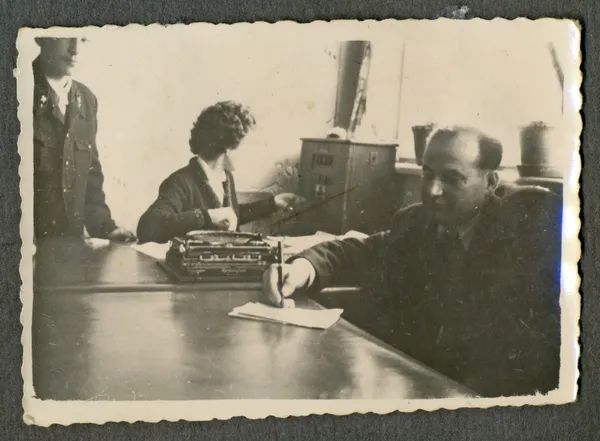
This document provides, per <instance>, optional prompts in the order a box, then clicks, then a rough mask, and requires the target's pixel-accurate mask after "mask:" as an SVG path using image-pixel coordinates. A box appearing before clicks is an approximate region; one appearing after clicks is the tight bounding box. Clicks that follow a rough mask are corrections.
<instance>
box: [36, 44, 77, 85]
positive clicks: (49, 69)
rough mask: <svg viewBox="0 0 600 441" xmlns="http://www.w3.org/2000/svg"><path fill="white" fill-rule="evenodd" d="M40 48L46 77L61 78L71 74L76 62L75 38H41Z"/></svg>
mask: <svg viewBox="0 0 600 441" xmlns="http://www.w3.org/2000/svg"><path fill="white" fill-rule="evenodd" d="M40 48H41V52H40V58H41V59H42V62H43V65H44V69H45V71H46V75H48V76H52V77H63V76H66V75H70V74H71V70H72V69H73V67H74V66H75V63H76V62H77V39H76V38H42V39H40Z"/></svg>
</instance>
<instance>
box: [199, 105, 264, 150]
mask: <svg viewBox="0 0 600 441" xmlns="http://www.w3.org/2000/svg"><path fill="white" fill-rule="evenodd" d="M255 125H256V120H255V119H254V116H253V115H252V113H251V112H250V109H249V108H248V107H246V106H244V105H243V104H240V103H237V102H235V101H221V102H218V103H216V104H213V105H212V106H209V107H207V108H205V109H204V110H203V111H202V112H201V113H200V115H199V116H198V119H197V120H196V122H195V123H194V127H193V128H192V132H191V137H190V150H191V151H192V153H194V154H195V155H199V156H200V157H202V158H203V159H205V160H208V161H211V160H214V159H216V158H218V157H219V156H220V155H222V154H224V153H225V152H227V150H233V149H236V148H237V147H238V146H239V145H240V142H241V141H242V139H244V137H245V136H246V135H247V134H248V132H249V131H250V130H251V129H252V128H253V127H254V126H255Z"/></svg>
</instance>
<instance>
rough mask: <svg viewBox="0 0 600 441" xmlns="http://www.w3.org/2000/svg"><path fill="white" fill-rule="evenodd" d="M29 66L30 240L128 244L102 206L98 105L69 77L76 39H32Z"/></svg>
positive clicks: (129, 235)
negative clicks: (34, 49) (34, 50)
mask: <svg viewBox="0 0 600 441" xmlns="http://www.w3.org/2000/svg"><path fill="white" fill-rule="evenodd" d="M36 42H37V44H38V45H39V46H40V55H39V56H38V57H37V58H36V59H35V61H34V62H33V75H34V85H35V86H34V87H35V89H34V103H33V113H34V118H33V136H34V143H33V144H34V162H35V165H34V231H35V236H36V238H38V239H39V238H43V237H47V236H74V237H81V236H82V235H83V234H84V228H85V229H86V230H87V232H88V234H89V235H90V236H92V237H97V238H105V239H110V240H114V241H132V240H135V235H134V234H133V233H132V232H130V231H127V230H125V229H123V228H119V227H117V225H116V224H115V222H114V221H113V219H112V217H111V213H110V210H109V208H108V206H107V205H106V202H105V196H104V191H103V189H102V186H103V182H104V176H103V174H102V167H101V165H100V160H99V157H98V149H97V146H96V131H97V119H96V113H97V109H98V101H97V99H96V97H95V96H94V94H93V93H92V92H91V91H90V89H88V88H87V87H86V86H85V85H83V84H81V83H80V82H78V81H75V80H73V79H72V78H71V70H72V68H73V67H74V65H75V63H76V61H77V50H78V41H77V39H76V38H46V37H44V38H36Z"/></svg>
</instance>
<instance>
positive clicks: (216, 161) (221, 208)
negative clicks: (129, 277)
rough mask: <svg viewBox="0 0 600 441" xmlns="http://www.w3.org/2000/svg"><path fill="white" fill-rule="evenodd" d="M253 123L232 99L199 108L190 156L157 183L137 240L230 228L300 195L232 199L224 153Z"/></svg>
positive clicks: (288, 203) (164, 239) (286, 204)
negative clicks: (255, 200) (156, 191)
mask: <svg viewBox="0 0 600 441" xmlns="http://www.w3.org/2000/svg"><path fill="white" fill-rule="evenodd" d="M255 124H256V122H255V120H254V117H253V116H252V114H251V113H250V110H249V109H248V108H246V107H244V106H242V105H241V104H239V103H236V102H233V101H223V102H219V103H217V104H214V105H212V106H209V107H207V108H206V109H204V110H203V111H202V112H201V113H200V116H199V117H198V119H197V121H196V124H195V125H194V128H193V129H192V135H191V138H190V149H191V151H192V153H193V154H195V155H196V156H194V157H193V158H192V159H191V160H190V162H189V164H188V165H186V166H185V167H183V168H181V169H179V170H177V171H176V172H174V173H173V174H172V175H171V176H169V177H168V178H167V179H166V180H165V181H164V182H163V183H162V184H161V186H160V189H159V194H158V198H157V199H156V201H155V202H154V203H153V204H152V205H151V206H150V208H148V210H147V211H146V212H145V213H144V214H143V215H142V217H141V218H140V221H139V223H138V228H137V234H138V238H139V241H140V242H158V243H164V242H167V241H169V240H170V239H172V238H173V237H175V236H183V235H185V234H187V233H189V232H190V231H194V230H229V231H235V230H237V228H238V225H243V224H244V223H247V222H251V221H253V220H256V219H260V218H262V217H265V216H268V215H270V214H272V213H274V212H275V211H276V210H277V209H279V208H280V209H285V208H288V207H289V206H291V205H293V204H295V203H296V202H297V201H299V200H300V198H299V197H298V196H296V195H294V194H292V193H282V194H278V195H277V196H275V197H270V198H268V199H266V200H263V201H258V202H252V203H248V204H242V205H239V204H238V201H237V196H236V191H235V184H234V180H233V175H232V173H231V158H230V152H231V151H232V150H234V149H237V148H238V147H239V145H240V143H241V142H242V140H243V139H244V137H245V136H246V135H247V134H248V132H249V131H250V130H251V129H252V128H253V127H254V125H255Z"/></svg>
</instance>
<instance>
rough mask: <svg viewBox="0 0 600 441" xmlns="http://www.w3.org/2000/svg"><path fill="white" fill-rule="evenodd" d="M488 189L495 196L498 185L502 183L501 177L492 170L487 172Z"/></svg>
mask: <svg viewBox="0 0 600 441" xmlns="http://www.w3.org/2000/svg"><path fill="white" fill-rule="evenodd" d="M486 179H487V188H488V190H489V192H490V193H491V194H493V193H494V192H495V191H496V189H497V188H498V184H499V183H500V176H499V175H498V172H497V171H496V170H491V171H489V172H487V176H486Z"/></svg>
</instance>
